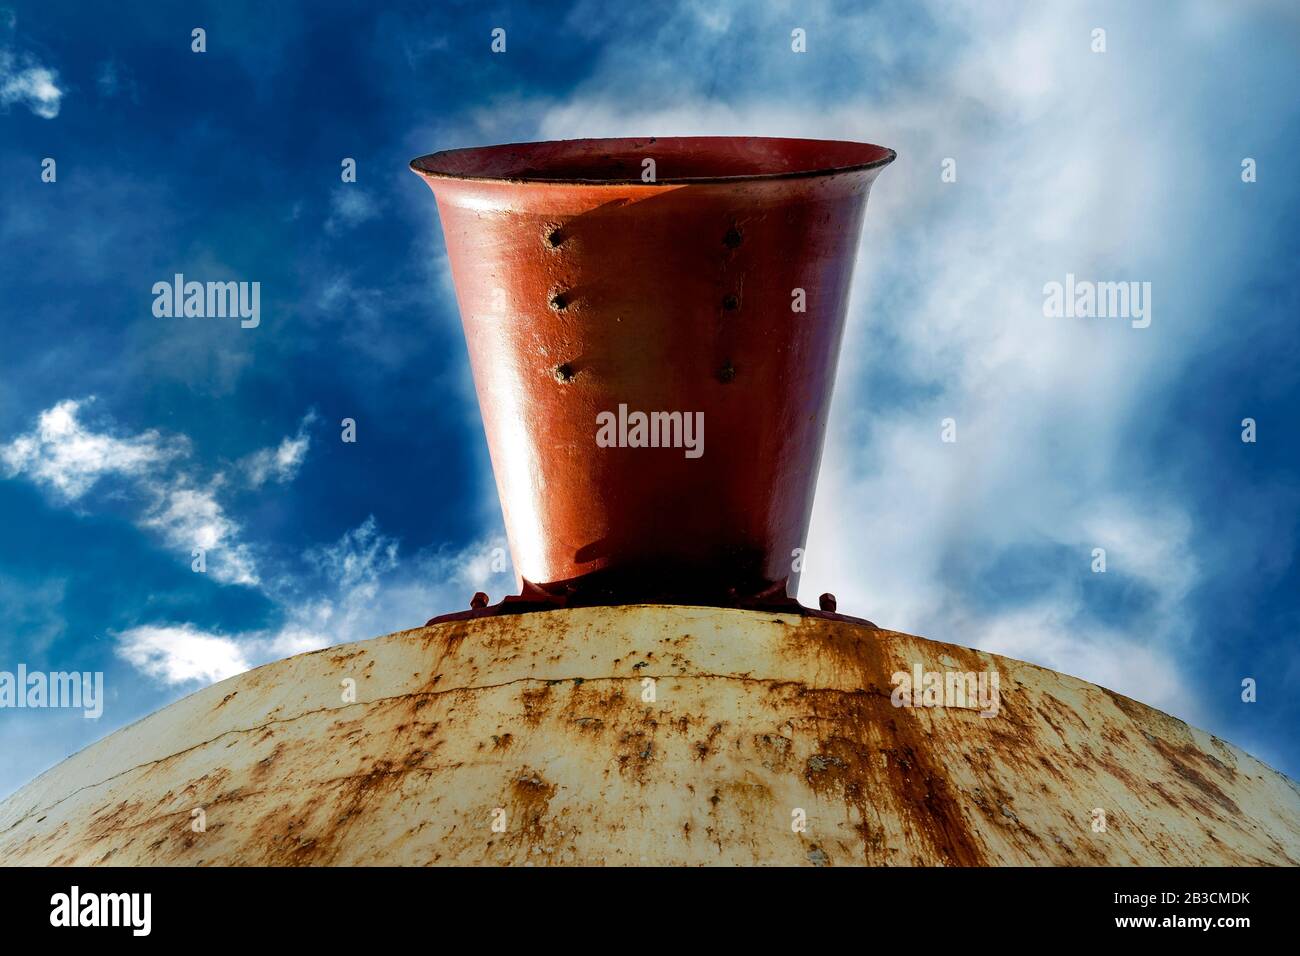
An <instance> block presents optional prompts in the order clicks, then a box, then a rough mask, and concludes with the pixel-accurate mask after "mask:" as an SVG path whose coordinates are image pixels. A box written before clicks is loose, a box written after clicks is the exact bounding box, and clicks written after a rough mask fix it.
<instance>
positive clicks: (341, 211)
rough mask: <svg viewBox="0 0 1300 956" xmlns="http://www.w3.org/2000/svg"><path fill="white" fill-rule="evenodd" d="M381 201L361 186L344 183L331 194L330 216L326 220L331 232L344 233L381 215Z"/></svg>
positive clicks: (326, 227) (327, 228) (327, 227)
mask: <svg viewBox="0 0 1300 956" xmlns="http://www.w3.org/2000/svg"><path fill="white" fill-rule="evenodd" d="M379 210H380V201H379V200H378V199H376V198H375V197H374V196H372V195H371V194H370V193H368V192H366V191H365V190H364V189H362V188H361V187H360V186H357V185H355V184H351V183H344V184H340V185H338V186H335V187H334V191H333V192H331V193H330V215H329V218H328V219H326V220H325V229H326V230H327V231H329V232H343V231H344V230H347V229H353V228H355V227H357V226H359V225H361V224H362V223H363V222H369V221H370V220H371V219H374V218H376V217H377V216H378V215H379Z"/></svg>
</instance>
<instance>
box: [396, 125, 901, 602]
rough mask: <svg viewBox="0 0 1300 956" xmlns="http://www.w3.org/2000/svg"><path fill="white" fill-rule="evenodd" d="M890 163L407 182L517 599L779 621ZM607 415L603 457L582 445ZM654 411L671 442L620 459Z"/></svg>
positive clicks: (876, 156) (491, 158)
mask: <svg viewBox="0 0 1300 956" xmlns="http://www.w3.org/2000/svg"><path fill="white" fill-rule="evenodd" d="M893 158H894V154H893V151H892V150H888V149H885V148H883V147H880V146H871V145H866V144H861V143H844V142H824V141H818V140H801V139H769V138H762V137H738V138H726V137H693V138H662V139H644V140H634V139H612V140H575V141H568V142H559V143H533V144H523V145H512V146H497V147H485V148H481V149H466V150H452V151H449V152H444V153H435V154H433V155H431V156H426V157H422V158H420V159H417V160H414V161H413V162H412V164H411V166H412V168H413V169H414V170H415V171H416V172H417V173H420V174H421V175H422V176H423V177H424V178H425V180H426V181H427V182H428V184H429V186H430V187H431V188H432V189H433V191H434V193H435V194H436V196H437V202H438V210H439V215H440V217H441V220H442V226H443V232H444V234H445V236H446V242H447V251H448V256H449V258H450V261H451V268H452V274H453V277H454V279H455V285H456V294H457V298H458V300H459V304H460V311H461V317H462V320H463V324H464V328H465V337H466V341H467V343H468V346H469V354H470V359H471V363H472V366H473V372H474V381H475V385H476V388H477V390H478V398H479V404H480V407H481V409H482V412H483V421H484V425H485V428H486V431H487V437H488V445H489V449H490V452H491V457H492V466H493V470H494V472H495V475H496V480H497V488H498V492H499V493H500V497H501V503H502V508H503V511H504V514H505V523H506V529H507V532H508V535H509V539H510V547H511V553H512V555H513V557H514V566H515V569H516V572H517V573H518V574H519V575H520V577H521V579H522V580H521V582H520V583H521V586H522V587H523V594H524V595H525V596H526V597H530V598H532V599H539V602H540V603H545V602H546V600H547V599H548V597H549V598H550V599H552V600H551V603H562V604H566V605H576V604H582V603H586V604H601V603H628V602H633V601H656V602H659V601H662V602H666V603H667V602H671V603H689V604H712V605H721V606H741V605H745V604H747V603H748V604H753V603H755V599H758V603H763V601H764V600H765V599H767V598H772V599H774V602H775V603H781V602H782V601H784V602H785V603H788V604H791V605H794V602H793V596H794V594H795V593H796V590H797V583H798V582H797V577H798V575H797V573H796V572H794V571H793V569H792V552H793V550H794V549H796V548H802V547H803V546H804V544H805V534H806V531H807V527H808V519H809V515H810V512H811V509H812V500H813V489H814V486H815V483H816V477H817V469H818V464H819V461H820V457H821V447H822V436H823V431H824V428H825V423H826V415H827V411H828V408H829V404H830V397H831V390H832V385H833V382H834V376H835V364H836V359H837V355H838V352H839V346H840V339H841V334H842V331H843V325H844V314H845V308H846V304H847V297H848V291H849V280H850V275H851V272H852V269H853V262H854V256H855V252H856V249H857V245H858V236H859V233H860V232H861V223H862V216H863V211H864V209H865V205H866V201H867V195H868V192H869V190H870V187H871V184H872V182H873V181H874V179H875V177H876V175H877V174H878V173H879V171H880V170H881V169H882V168H883V167H884V166H885V165H887V164H888V163H889V162H891V161H892V160H893ZM648 160H653V161H654V163H655V167H654V169H655V177H656V178H655V181H654V182H652V183H646V182H643V181H642V174H643V172H644V171H645V169H646V166H645V165H644V164H645V162H646V161H648ZM801 307H802V311H801V310H800V308H801ZM606 413H608V414H609V415H611V416H615V417H616V418H617V419H618V421H619V427H618V429H617V434H618V436H620V439H623V438H625V439H626V442H627V444H626V445H616V446H614V447H604V446H602V445H601V444H599V443H598V441H597V433H598V416H600V415H602V414H606ZM656 413H658V414H673V413H676V414H678V415H681V416H683V418H682V425H676V423H674V427H675V428H676V429H677V430H676V431H675V432H674V433H673V434H674V436H676V437H677V438H678V439H679V441H678V442H677V443H676V444H671V447H663V446H662V445H661V446H660V447H633V444H634V443H636V442H637V441H638V440H645V441H651V440H652V439H651V435H652V434H654V432H652V431H650V430H646V431H644V432H643V433H638V432H637V431H636V420H635V418H633V416H635V415H637V414H645V415H647V416H649V415H653V414H656ZM660 421H664V420H660ZM629 422H630V424H625V423H629ZM691 422H694V423H698V426H699V427H702V432H703V434H702V436H696V435H690V436H688V435H687V434H686V433H685V431H684V426H685V425H686V424H687V423H691ZM611 434H613V433H611ZM698 437H702V439H703V441H702V445H701V446H700V449H699V450H700V451H701V452H702V453H701V454H699V455H698V456H693V455H689V454H687V452H688V451H693V450H694V449H693V448H689V449H688V448H687V447H686V444H687V440H688V438H689V439H692V440H696V444H699V442H698Z"/></svg>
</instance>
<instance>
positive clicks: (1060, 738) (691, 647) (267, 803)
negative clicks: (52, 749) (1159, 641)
mask: <svg viewBox="0 0 1300 956" xmlns="http://www.w3.org/2000/svg"><path fill="white" fill-rule="evenodd" d="M918 665H919V666H920V667H921V668H922V670H925V671H931V670H933V671H962V672H989V671H995V672H997V673H998V674H999V675H1000V689H1001V693H1000V707H999V713H998V716H996V717H991V718H985V717H981V716H980V715H979V714H978V713H977V712H976V710H975V709H973V708H970V707H951V706H950V707H947V708H897V707H894V706H893V705H892V702H891V699H890V698H891V689H892V686H893V684H892V682H891V678H892V675H893V674H894V673H895V672H897V671H911V670H912V669H913V668H914V667H915V666H918ZM647 678H649V679H652V681H653V687H654V695H653V696H654V700H653V701H650V700H646V699H645V695H646V691H647V683H646V681H647ZM348 679H351V680H353V681H355V684H356V692H357V693H356V700H355V702H352V703H344V702H343V701H342V700H341V697H340V695H341V693H342V690H343V682H345V681H346V680H348ZM198 809H201V810H202V811H203V814H204V818H205V821H206V829H205V831H204V832H201V833H199V832H194V830H193V829H192V822H193V820H194V819H195V816H194V811H195V810H198ZM800 810H802V811H803V812H804V814H806V820H807V828H806V831H805V832H803V833H799V832H795V831H794V829H792V822H794V821H796V820H797V813H796V811H800ZM1099 810H1100V811H1101V812H1102V813H1104V820H1105V828H1104V830H1101V831H1098V830H1097V828H1096V823H1097V820H1098V815H1097V814H1098V811H1099ZM494 822H495V823H497V824H498V827H500V828H501V829H500V832H497V831H494V829H493V824H494ZM0 859H3V860H4V861H5V862H6V863H12V864H37V863H64V864H67V863H82V864H128V863H162V864H196V863H207V864H215V863H239V864H380V863H400V864H459V863H463V864H516V865H521V864H536V865H550V864H566V863H567V864H579V863H581V864H641V863H656V864H736V863H784V864H799V865H846V864H861V863H868V864H904V865H905V864H943V865H951V864H956V865H996V864H1058V865H1080V864H1083V865H1089V864H1103V863H1113V864H1148V863H1171V864H1192V865H1209V864H1253V863H1269V864H1292V865H1293V864H1296V863H1297V862H1300V789H1298V788H1297V786H1296V784H1295V783H1294V782H1292V781H1291V780H1289V779H1287V778H1286V777H1284V776H1282V775H1281V774H1279V773H1277V772H1275V771H1273V770H1271V769H1269V768H1268V767H1267V766H1265V765H1264V764H1262V763H1261V762H1259V761H1258V760H1256V759H1254V758H1253V757H1250V756H1249V755H1247V754H1245V753H1243V752H1242V751H1241V750H1239V749H1237V748H1236V747H1234V746H1232V745H1230V744H1227V743H1225V742H1224V741H1222V740H1218V739H1216V738H1214V737H1212V736H1210V735H1208V734H1205V733H1203V732H1201V731H1199V730H1196V729H1194V728H1191V727H1189V726H1187V725H1186V724H1184V723H1183V722H1181V721H1178V720H1175V719H1173V718H1171V717H1168V716H1166V715H1164V714H1162V713H1160V712H1158V711H1155V710H1152V709H1151V708H1149V707H1146V706H1144V705H1142V704H1139V703H1137V702H1135V701H1132V700H1129V699H1128V698H1125V697H1121V696H1119V695H1117V694H1113V693H1111V692H1108V691H1106V690H1103V689H1101V688H1099V687H1095V686H1093V685H1090V684H1087V683H1084V682H1082V681H1079V680H1076V679H1074V678H1070V677H1066V676H1063V675H1060V674H1056V673H1053V672H1051V671H1047V670H1044V669H1042V668H1039V667H1035V666H1032V665H1029V664H1023V663H1018V662H1016V661H1012V660H1008V659H1005V658H1000V657H996V656H993V655H989V654H983V653H978V652H975V651H971V650H968V649H965V648H961V647H956V646H954V645H950V644H941V643H937V642H933V641H927V640H924V639H921V638H917V637H910V636H908V635H905V634H898V633H894V632H890V631H880V630H875V629H873V628H870V627H866V626H860V625H853V624H850V623H846V622H842V621H832V620H822V619H816V618H805V617H799V616H795V615H777V614H771V613H759V612H753V611H736V610H725V609H708V608H687V607H654V606H637V607H616V608H590V609H575V610H563V611H552V612H547V613H539V614H524V615H517V616H505V617H492V618H482V619H478V620H473V621H460V622H453V623H449V624H443V625H439V626H437V627H432V628H419V629H415V630H411V631H404V632H401V633H398V634H393V635H389V636H388V637H383V638H379V639H377V640H373V641H367V642H364V643H360V644H353V645H343V646H339V647H333V648H329V649H327V650H323V651H318V652H315V653H312V654H304V655H300V656H298V657H293V658H289V659H287V660H283V661H279V662H277V663H274V664H269V665H267V666H265V667H261V668H258V669H257V670H254V671H250V672H248V673H245V674H241V675H239V676H238V677H234V678H231V679H230V680H227V681H224V682H222V683H220V684H217V685H214V686H212V687H208V688H206V689H204V690H202V691H200V692H198V693H196V694H194V695H193V696H191V697H188V698H186V699H184V700H182V701H180V702H178V703H176V704H173V705H172V706H170V707H168V708H166V709H164V710H162V711H159V712H158V713H156V714H153V715H152V716H150V717H148V718H146V719H144V720H142V721H140V722H138V723H136V724H134V725H132V726H130V727H127V728H125V729H123V730H121V731H118V732H117V733H115V734H113V735H112V736H110V737H108V738H106V739H105V740H102V741H100V742H99V743H97V744H95V745H93V746H91V747H89V748H87V749H86V750H84V751H82V752H81V753H79V754H77V755H75V756H73V757H71V758H69V759H68V760H66V761H64V762H63V763H62V764H60V765H58V766H57V767H55V768H54V769H52V770H50V771H49V772H47V773H46V774H44V775H43V776H41V777H40V778H38V779H37V780H35V781H33V782H32V783H31V784H29V785H28V786H27V787H25V788H24V789H22V790H21V791H19V792H18V793H17V794H15V795H13V796H12V797H10V798H9V799H8V800H6V801H4V803H3V804H0Z"/></svg>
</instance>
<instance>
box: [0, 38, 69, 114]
mask: <svg viewBox="0 0 1300 956" xmlns="http://www.w3.org/2000/svg"><path fill="white" fill-rule="evenodd" d="M63 93H64V91H63V90H62V89H61V88H60V87H59V74H58V71H57V70H52V69H50V68H49V67H46V66H42V65H41V64H40V63H38V62H36V61H35V60H34V59H33V58H32V57H30V56H28V55H25V54H24V55H22V56H19V55H17V54H15V53H12V52H10V51H9V50H6V49H0V109H4V110H7V109H8V108H9V107H10V106H12V105H13V104H15V103H17V104H20V105H22V106H25V107H27V108H28V109H29V110H31V111H32V112H33V113H35V114H36V115H37V116H40V117H43V118H45V119H54V117H56V116H58V115H59V104H60V102H61V101H62V100H63Z"/></svg>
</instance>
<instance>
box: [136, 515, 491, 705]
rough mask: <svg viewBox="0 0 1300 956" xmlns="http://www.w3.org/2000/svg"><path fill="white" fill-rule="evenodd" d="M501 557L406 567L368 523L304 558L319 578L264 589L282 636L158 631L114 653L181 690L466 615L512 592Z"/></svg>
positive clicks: (426, 558) (429, 559)
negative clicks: (476, 599)
mask: <svg viewBox="0 0 1300 956" xmlns="http://www.w3.org/2000/svg"><path fill="white" fill-rule="evenodd" d="M497 548H499V549H502V550H501V551H500V552H499V554H504V548H505V542H504V540H503V539H501V538H499V537H492V538H488V539H485V540H484V541H481V542H476V543H474V544H472V545H470V546H469V547H467V548H464V549H463V550H459V551H439V552H433V553H427V554H421V555H416V556H415V557H414V558H413V559H412V560H411V561H410V562H408V563H406V564H403V563H402V562H401V561H400V560H399V558H398V550H399V547H398V542H397V541H396V540H395V539H393V538H391V537H389V536H387V535H385V534H383V533H382V532H381V531H379V529H378V525H377V523H376V522H375V519H374V518H373V517H369V518H367V519H366V520H365V521H363V522H362V523H361V524H360V525H358V526H357V527H356V528H353V529H351V530H349V531H347V532H345V533H344V534H343V535H342V536H341V537H340V538H339V539H338V541H336V542H334V543H333V544H331V545H327V546H325V547H319V548H311V549H308V550H307V551H306V552H305V553H304V555H303V560H304V563H305V565H306V566H307V567H308V568H309V569H310V570H311V571H313V572H315V574H316V576H317V577H316V578H313V577H312V576H310V575H298V576H293V575H285V576H282V577H279V578H277V579H275V580H274V581H270V582H268V583H267V584H266V585H265V586H266V589H267V592H268V595H270V596H271V597H272V598H273V600H275V601H276V602H277V603H278V604H279V605H280V606H281V612H282V616H283V621H282V623H281V624H280V625H279V626H278V627H275V628H271V629H261V630H254V631H248V632H244V633H241V634H235V635H223V634H218V633H215V632H211V631H206V630H204V629H202V628H199V627H197V626H195V625H193V624H191V623H184V624H175V623H157V624H151V625H148V626H145V627H136V628H132V629H130V630H129V631H125V632H123V633H122V634H121V635H119V636H118V653H119V654H120V655H121V656H122V657H123V659H125V660H127V661H128V662H129V663H130V664H132V666H134V667H136V668H137V669H138V670H139V671H140V672H141V673H143V674H145V675H146V676H148V677H150V678H152V679H154V680H156V681H158V682H159V683H160V684H163V685H166V686H181V685H192V684H195V683H196V682H200V681H202V682H207V683H210V682H212V681H214V680H220V679H222V678H223V677H229V676H230V675H231V674H234V673H239V672H240V671H244V670H248V669H249V668H251V667H256V666H257V665H259V664H263V663H266V662H268V661H273V660H278V659H279V658H282V657H287V656H289V655H292V654H298V653H302V652H304V651H310V650H316V649H318V648H321V647H327V646H329V645H332V644H339V643H344V642H348V641H358V640H365V639H368V638H371V637H377V636H379V635H382V634H388V633H391V632H392V631H397V630H402V629H404V628H408V627H417V626H419V625H421V624H423V623H424V622H425V621H426V620H427V619H429V618H430V617H432V616H434V615H435V614H438V613H441V612H443V611H445V610H447V609H448V608H464V607H468V606H469V598H470V595H471V594H473V592H474V591H476V590H479V589H482V588H484V587H493V586H494V585H495V586H494V587H493V590H495V591H496V594H497V596H498V597H499V596H502V595H503V594H504V593H505V592H506V591H507V590H512V589H513V584H514V579H513V576H512V575H511V574H510V573H509V571H508V569H507V570H505V571H494V570H493V566H492V562H493V557H494V549H497ZM499 554H498V556H499ZM196 661H198V662H202V663H203V664H205V665H206V669H204V668H202V667H200V666H198V664H197V663H196Z"/></svg>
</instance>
